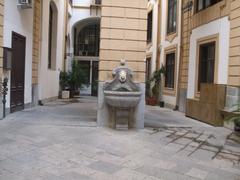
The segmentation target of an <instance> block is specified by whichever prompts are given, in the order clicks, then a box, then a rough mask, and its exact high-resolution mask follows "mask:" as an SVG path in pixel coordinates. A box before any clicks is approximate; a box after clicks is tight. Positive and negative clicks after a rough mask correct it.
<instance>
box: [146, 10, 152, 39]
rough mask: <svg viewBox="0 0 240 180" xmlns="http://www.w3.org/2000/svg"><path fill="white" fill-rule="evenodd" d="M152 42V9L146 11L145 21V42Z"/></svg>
mask: <svg viewBox="0 0 240 180" xmlns="http://www.w3.org/2000/svg"><path fill="white" fill-rule="evenodd" d="M151 42H152V11H150V12H149V13H148V21H147V43H151Z"/></svg>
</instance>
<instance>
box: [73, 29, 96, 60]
mask: <svg viewBox="0 0 240 180" xmlns="http://www.w3.org/2000/svg"><path fill="white" fill-rule="evenodd" d="M76 34H77V29H76V28H75V30H74V36H75V37H74V39H75V40H76V38H77V41H76V42H75V47H74V55H75V56H99V42H100V37H99V36H100V26H99V24H91V25H87V26H86V27H84V28H83V29H82V30H80V32H79V33H78V36H77V37H76Z"/></svg>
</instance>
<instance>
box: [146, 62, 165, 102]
mask: <svg viewBox="0 0 240 180" xmlns="http://www.w3.org/2000/svg"><path fill="white" fill-rule="evenodd" d="M164 74H165V68H164V66H163V65H162V66H161V68H160V69H158V70H156V71H155V72H154V73H153V75H152V78H151V79H150V80H148V81H147V82H146V92H147V93H146V94H147V100H146V101H147V104H148V105H156V104H157V103H158V102H159V103H160V104H159V105H160V107H164V102H163V101H162V78H163V75H164Z"/></svg>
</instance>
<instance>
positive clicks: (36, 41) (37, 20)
mask: <svg viewBox="0 0 240 180" xmlns="http://www.w3.org/2000/svg"><path fill="white" fill-rule="evenodd" d="M40 30H41V0H35V1H34V18H33V60H32V84H38V64H39V59H40V37H41V35H40V34H41V31H40Z"/></svg>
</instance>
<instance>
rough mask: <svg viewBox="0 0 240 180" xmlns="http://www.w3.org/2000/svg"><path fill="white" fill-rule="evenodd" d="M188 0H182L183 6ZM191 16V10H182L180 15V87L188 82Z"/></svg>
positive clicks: (182, 87)
mask: <svg viewBox="0 0 240 180" xmlns="http://www.w3.org/2000/svg"><path fill="white" fill-rule="evenodd" d="M187 2H188V0H183V1H182V5H183V7H184V6H185V5H186V3H187ZM191 16H192V11H187V12H184V13H183V15H182V30H181V38H182V41H181V44H182V46H181V63H180V73H179V75H180V78H179V80H180V82H179V83H180V85H179V86H180V88H181V89H187V83H188V63H189V44H190V43H189V42H190V35H191V28H192V25H191Z"/></svg>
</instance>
